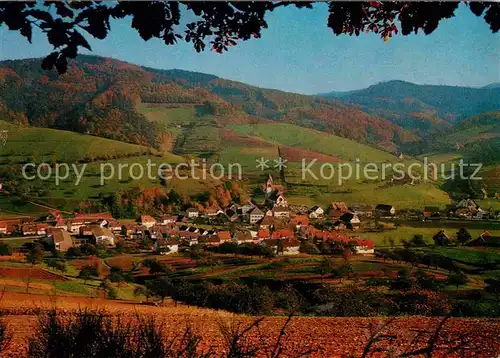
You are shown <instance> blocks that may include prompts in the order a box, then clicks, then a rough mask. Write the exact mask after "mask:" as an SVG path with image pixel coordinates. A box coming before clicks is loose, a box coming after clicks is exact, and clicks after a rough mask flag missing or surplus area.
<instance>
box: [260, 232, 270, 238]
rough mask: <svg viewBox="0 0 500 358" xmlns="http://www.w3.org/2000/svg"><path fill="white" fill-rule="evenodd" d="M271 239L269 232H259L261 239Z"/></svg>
mask: <svg viewBox="0 0 500 358" xmlns="http://www.w3.org/2000/svg"><path fill="white" fill-rule="evenodd" d="M269 237H271V233H270V232H269V230H259V239H266V238H269Z"/></svg>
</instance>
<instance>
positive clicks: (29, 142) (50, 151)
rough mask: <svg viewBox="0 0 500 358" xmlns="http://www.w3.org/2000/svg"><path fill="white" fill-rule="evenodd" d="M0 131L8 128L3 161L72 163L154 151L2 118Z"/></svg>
mask: <svg viewBox="0 0 500 358" xmlns="http://www.w3.org/2000/svg"><path fill="white" fill-rule="evenodd" d="M0 130H7V131H8V138H7V142H6V144H5V146H3V147H0V155H1V157H2V161H3V163H4V164H8V163H12V164H14V163H24V162H28V161H29V162H35V163H40V162H43V161H48V162H55V161H61V162H68V163H73V162H77V161H80V160H93V159H94V158H97V157H101V156H103V155H105V156H108V157H121V156H129V155H141V154H146V153H148V152H154V150H152V149H150V148H147V147H143V146H139V145H135V144H129V143H124V142H119V141H115V140H110V139H105V138H100V137H95V136H90V135H85V134H78V133H74V132H69V131H62V130H56V129H47V128H32V127H20V126H16V125H13V124H11V123H7V122H5V121H0Z"/></svg>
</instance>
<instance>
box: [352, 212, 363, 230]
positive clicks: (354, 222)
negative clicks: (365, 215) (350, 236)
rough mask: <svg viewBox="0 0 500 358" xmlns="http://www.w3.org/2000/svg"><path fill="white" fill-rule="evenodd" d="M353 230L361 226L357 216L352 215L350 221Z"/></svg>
mask: <svg viewBox="0 0 500 358" xmlns="http://www.w3.org/2000/svg"><path fill="white" fill-rule="evenodd" d="M350 223H351V225H352V228H353V229H359V227H360V226H361V220H359V217H358V215H356V214H354V215H353V217H352V219H351V221H350Z"/></svg>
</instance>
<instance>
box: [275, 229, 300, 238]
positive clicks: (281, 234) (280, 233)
mask: <svg viewBox="0 0 500 358" xmlns="http://www.w3.org/2000/svg"><path fill="white" fill-rule="evenodd" d="M271 237H272V238H273V239H292V238H294V237H295V233H294V232H293V231H292V230H290V229H279V230H276V231H275V232H273V234H272V236H271Z"/></svg>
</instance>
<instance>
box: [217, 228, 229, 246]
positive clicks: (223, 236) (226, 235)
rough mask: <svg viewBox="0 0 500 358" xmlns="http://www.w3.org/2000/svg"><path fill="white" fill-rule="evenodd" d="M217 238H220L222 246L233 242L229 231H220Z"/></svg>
mask: <svg viewBox="0 0 500 358" xmlns="http://www.w3.org/2000/svg"><path fill="white" fill-rule="evenodd" d="M217 237H218V238H219V242H220V243H221V244H222V243H224V242H228V241H231V233H230V232H229V231H219V232H218V233H217Z"/></svg>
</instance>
